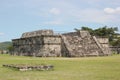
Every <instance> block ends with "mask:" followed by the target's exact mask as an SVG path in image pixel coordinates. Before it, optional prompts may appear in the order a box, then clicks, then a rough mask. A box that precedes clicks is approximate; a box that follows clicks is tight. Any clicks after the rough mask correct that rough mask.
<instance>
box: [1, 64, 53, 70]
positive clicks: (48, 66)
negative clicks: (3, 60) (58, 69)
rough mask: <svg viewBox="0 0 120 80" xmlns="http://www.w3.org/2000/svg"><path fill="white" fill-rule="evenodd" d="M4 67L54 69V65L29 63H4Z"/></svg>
mask: <svg viewBox="0 0 120 80" xmlns="http://www.w3.org/2000/svg"><path fill="white" fill-rule="evenodd" d="M3 67H8V68H12V69H17V70H19V71H29V70H53V69H54V66H53V65H28V64H4V65H3Z"/></svg>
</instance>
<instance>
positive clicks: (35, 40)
mask: <svg viewBox="0 0 120 80" xmlns="http://www.w3.org/2000/svg"><path fill="white" fill-rule="evenodd" d="M36 32H37V33H40V34H39V35H37V34H36ZM42 32H43V33H42ZM48 33H49V34H48ZM26 34H31V35H30V36H29V35H26ZM13 46H14V55H24V56H40V57H49V56H52V57H53V56H54V57H58V56H63V57H83V56H104V55H110V54H111V52H110V50H109V45H108V39H107V38H96V37H95V36H91V35H90V34H89V32H88V31H80V32H70V33H65V34H61V35H54V34H53V31H52V30H46V31H45V30H39V31H34V32H28V33H24V34H23V36H22V38H20V39H14V40H13Z"/></svg>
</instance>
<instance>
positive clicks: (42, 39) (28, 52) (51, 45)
mask: <svg viewBox="0 0 120 80" xmlns="http://www.w3.org/2000/svg"><path fill="white" fill-rule="evenodd" d="M60 39H61V38H60V36H52V35H51V36H49V35H46V36H39V37H38V36H37V37H29V38H21V39H14V40H13V46H14V54H15V55H24V56H61V46H60V44H61V42H60V41H61V40H60Z"/></svg>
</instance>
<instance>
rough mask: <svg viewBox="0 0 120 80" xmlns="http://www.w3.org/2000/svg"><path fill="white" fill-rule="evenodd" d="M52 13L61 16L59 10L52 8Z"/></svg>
mask: <svg viewBox="0 0 120 80" xmlns="http://www.w3.org/2000/svg"><path fill="white" fill-rule="evenodd" d="M50 13H51V14H54V15H59V14H60V13H61V11H60V10H59V9H58V8H52V9H51V10H50Z"/></svg>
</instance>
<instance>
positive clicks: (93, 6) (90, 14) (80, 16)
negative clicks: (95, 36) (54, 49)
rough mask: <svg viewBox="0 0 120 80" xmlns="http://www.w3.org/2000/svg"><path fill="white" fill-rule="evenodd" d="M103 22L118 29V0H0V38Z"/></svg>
mask: <svg viewBox="0 0 120 80" xmlns="http://www.w3.org/2000/svg"><path fill="white" fill-rule="evenodd" d="M106 25H107V26H109V27H118V28H119V31H118V32H120V0H0V42H4V41H11V40H12V39H16V38H20V37H21V35H22V33H24V32H29V31H35V30H40V29H53V30H54V31H55V32H56V33H57V32H58V33H61V32H70V31H74V28H78V29H80V28H81V27H82V26H86V27H90V28H92V29H96V28H100V27H103V26H106Z"/></svg>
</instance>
